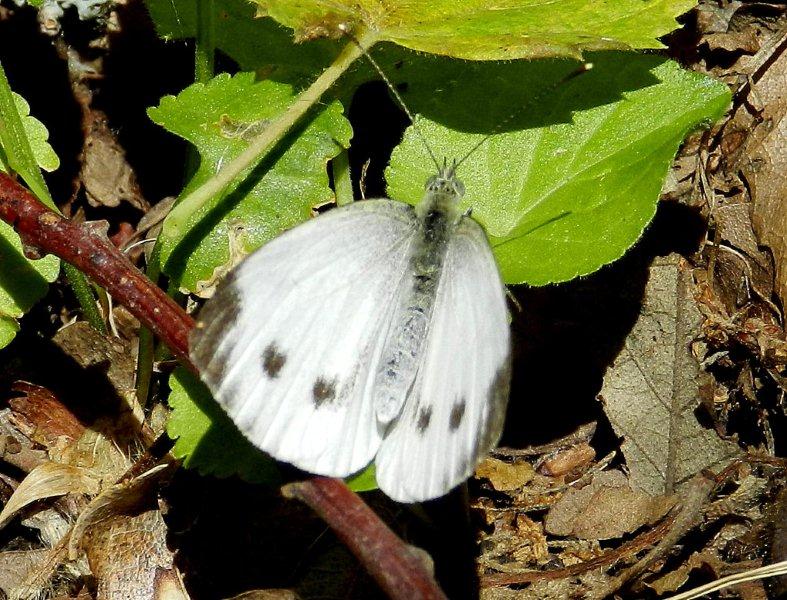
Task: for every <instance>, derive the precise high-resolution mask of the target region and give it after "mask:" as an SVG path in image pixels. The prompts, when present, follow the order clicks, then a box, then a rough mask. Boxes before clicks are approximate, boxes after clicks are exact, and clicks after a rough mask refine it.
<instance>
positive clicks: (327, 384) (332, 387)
mask: <svg viewBox="0 0 787 600" xmlns="http://www.w3.org/2000/svg"><path fill="white" fill-rule="evenodd" d="M312 399H313V400H314V406H316V407H317V408H320V407H321V406H322V405H323V404H325V403H329V404H330V403H332V402H333V401H334V400H335V399H336V380H335V379H332V380H330V381H328V380H326V379H324V378H323V377H320V378H318V379H317V381H315V382H314V387H312Z"/></svg>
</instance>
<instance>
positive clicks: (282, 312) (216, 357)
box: [191, 200, 417, 477]
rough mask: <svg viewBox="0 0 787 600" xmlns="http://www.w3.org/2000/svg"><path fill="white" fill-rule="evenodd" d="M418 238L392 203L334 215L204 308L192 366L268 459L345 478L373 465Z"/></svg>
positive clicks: (275, 248) (242, 269) (300, 232)
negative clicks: (385, 379)
mask: <svg viewBox="0 0 787 600" xmlns="http://www.w3.org/2000/svg"><path fill="white" fill-rule="evenodd" d="M416 229H417V219H416V217H415V215H414V213H413V210H412V208H411V207H410V206H409V205H406V204H403V203H399V202H392V201H390V200H368V201H362V202H357V203H354V204H351V205H349V206H347V207H343V208H340V209H335V210H332V211H329V212H328V213H326V214H325V215H323V216H321V217H319V218H317V219H314V220H312V221H309V222H307V223H305V224H303V225H301V226H299V227H296V228H295V229H293V230H290V231H288V232H286V233H285V234H283V235H281V236H280V237H278V238H276V239H275V240H273V241H271V242H270V243H268V244H267V245H266V246H265V247H263V248H262V249H261V250H260V251H258V252H256V253H255V254H252V255H251V256H249V257H248V258H247V259H246V260H245V261H244V262H243V263H242V264H241V265H240V266H239V267H238V268H237V269H235V271H233V273H232V274H231V275H230V276H229V277H228V278H227V280H226V281H225V283H224V284H223V285H222V286H221V287H220V288H219V290H218V291H217V292H216V295H215V297H214V298H213V299H212V300H211V301H210V302H208V303H207V304H206V306H205V308H204V309H203V312H202V313H201V314H200V315H199V320H198V323H197V327H196V328H195V330H194V333H193V334H192V339H191V357H192V360H193V361H194V364H195V365H196V366H197V367H198V368H199V370H200V372H201V375H202V378H203V380H204V381H205V382H206V383H207V385H208V387H209V388H210V390H211V392H212V393H213V395H214V397H215V398H216V400H217V401H218V402H219V403H220V404H221V405H222V406H223V408H224V409H225V410H226V411H227V412H228V414H229V415H230V417H231V418H232V419H233V421H234V422H235V424H236V425H237V426H238V428H239V429H240V430H241V432H243V433H244V435H245V436H246V437H247V438H248V439H249V440H250V441H251V442H252V443H253V444H254V445H256V446H257V447H258V448H260V449H262V450H265V451H266V452H268V453H270V454H271V455H273V456H274V457H276V458H278V459H279V460H283V461H286V462H290V463H292V464H294V465H296V466H298V467H300V468H302V469H304V470H308V471H312V472H315V473H320V474H323V475H331V476H340V477H341V476H346V475H349V474H351V473H353V472H355V471H358V470H359V469H361V468H362V467H364V466H365V465H366V464H368V463H369V462H370V461H371V460H372V459H373V457H374V455H375V453H376V451H377V449H378V448H379V445H380V442H381V432H380V431H379V430H378V426H377V423H376V419H375V415H374V407H373V405H372V401H371V397H372V387H373V383H374V374H375V372H376V369H377V365H378V362H379V355H380V352H381V350H382V348H381V346H382V343H383V340H384V339H385V337H386V335H387V327H388V325H389V323H390V320H391V317H390V315H391V312H392V310H393V307H394V305H395V301H396V299H397V297H398V296H399V294H400V289H401V286H402V285H403V282H404V280H405V278H406V270H407V257H408V253H409V248H410V245H411V244H412V240H413V237H414V234H415V232H416ZM241 299H242V300H241Z"/></svg>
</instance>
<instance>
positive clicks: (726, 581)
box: [665, 560, 787, 600]
mask: <svg viewBox="0 0 787 600" xmlns="http://www.w3.org/2000/svg"><path fill="white" fill-rule="evenodd" d="M785 573H787V560H783V561H781V562H777V563H774V564H772V565H766V566H764V567H758V568H756V569H750V570H748V571H743V572H741V573H734V574H732V575H728V576H727V577H722V578H721V579H717V580H716V581H711V582H710V583H706V584H705V585H701V586H699V587H696V588H694V589H693V590H688V591H686V592H682V593H680V594H677V595H676V596H670V597H669V598H666V599H665V600H692V598H699V597H700V596H704V595H705V594H709V593H710V592H717V591H719V590H721V589H724V588H726V587H729V586H731V585H736V584H738V583H744V582H746V581H754V580H756V579H764V578H765V577H776V576H778V575H784V574H785Z"/></svg>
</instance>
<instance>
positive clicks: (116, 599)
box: [85, 508, 189, 600]
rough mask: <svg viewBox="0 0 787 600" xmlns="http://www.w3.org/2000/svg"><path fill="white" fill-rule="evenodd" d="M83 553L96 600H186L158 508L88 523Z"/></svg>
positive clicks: (186, 595)
mask: <svg viewBox="0 0 787 600" xmlns="http://www.w3.org/2000/svg"><path fill="white" fill-rule="evenodd" d="M85 552H86V553H87V558H88V563H89V564H90V570H91V571H92V572H93V576H94V577H95V578H96V600H188V598H189V595H188V593H187V592H186V590H185V587H184V586H183V582H182V581H181V578H180V573H179V572H178V570H177V568H176V567H175V565H174V558H173V554H172V552H170V550H169V549H168V548H167V526H166V525H165V524H164V519H162V517H161V512H159V510H158V508H154V509H151V510H147V511H144V512H140V513H138V514H135V515H115V516H111V517H108V518H107V519H105V520H103V521H100V522H97V523H94V524H93V526H92V527H91V528H90V532H89V534H88V536H87V539H86V541H85Z"/></svg>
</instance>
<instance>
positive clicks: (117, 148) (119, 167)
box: [80, 109, 148, 211]
mask: <svg viewBox="0 0 787 600" xmlns="http://www.w3.org/2000/svg"><path fill="white" fill-rule="evenodd" d="M88 110H89V113H88V114H87V118H86V121H87V124H86V126H85V130H86V131H85V144H84V147H83V150H82V157H81V158H82V170H81V173H80V176H81V180H82V185H84V186H85V194H86V196H87V201H88V202H89V203H90V205H91V206H110V207H115V206H118V205H119V204H120V203H121V202H122V201H126V202H128V203H129V204H131V205H132V206H134V207H136V208H138V209H140V210H142V211H145V210H147V209H148V203H147V201H146V200H145V198H144V197H143V196H142V192H141V190H140V187H139V184H138V183H137V177H136V174H135V173H134V170H133V169H132V168H131V166H130V165H129V164H128V162H127V161H126V152H125V150H124V149H123V147H122V146H121V145H120V144H119V143H118V141H117V139H115V135H114V134H113V133H112V130H111V129H110V128H109V125H108V124H107V117H106V115H105V114H104V113H103V112H101V111H97V110H92V109H88Z"/></svg>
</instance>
